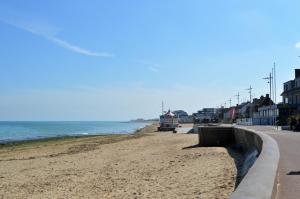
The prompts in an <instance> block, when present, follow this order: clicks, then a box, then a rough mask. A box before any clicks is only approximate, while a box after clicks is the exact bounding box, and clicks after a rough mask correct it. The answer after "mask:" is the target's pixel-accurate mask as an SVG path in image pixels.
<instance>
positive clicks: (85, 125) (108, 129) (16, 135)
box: [0, 121, 147, 143]
mask: <svg viewBox="0 0 300 199" xmlns="http://www.w3.org/2000/svg"><path fill="white" fill-rule="evenodd" d="M146 125H147V124H146V123H134V122H100V121H99V122H86V121H84V122H1V121H0V142H2V143H3V142H10V141H21V140H34V139H41V138H49V137H60V136H76V135H109V134H130V133H133V132H134V131H135V130H137V129H139V128H143V127H145V126H146Z"/></svg>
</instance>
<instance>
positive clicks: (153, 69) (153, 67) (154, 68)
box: [136, 60, 160, 73]
mask: <svg viewBox="0 0 300 199" xmlns="http://www.w3.org/2000/svg"><path fill="white" fill-rule="evenodd" d="M136 62H137V63H139V64H142V65H144V66H146V67H147V69H148V70H150V71H151V72H154V73H159V72H160V70H159V68H160V66H159V65H158V64H154V63H150V62H148V61H145V60H136Z"/></svg>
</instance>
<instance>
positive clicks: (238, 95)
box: [235, 93, 240, 105]
mask: <svg viewBox="0 0 300 199" xmlns="http://www.w3.org/2000/svg"><path fill="white" fill-rule="evenodd" d="M235 97H237V101H238V105H240V93H238V94H237V95H235Z"/></svg>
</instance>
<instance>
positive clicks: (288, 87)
mask: <svg viewBox="0 0 300 199" xmlns="http://www.w3.org/2000/svg"><path fill="white" fill-rule="evenodd" d="M281 96H282V102H283V104H286V105H289V108H290V109H292V110H293V112H294V115H296V114H299V113H300V69H295V79H293V80H290V81H287V82H285V83H284V84H283V93H282V94H281Z"/></svg>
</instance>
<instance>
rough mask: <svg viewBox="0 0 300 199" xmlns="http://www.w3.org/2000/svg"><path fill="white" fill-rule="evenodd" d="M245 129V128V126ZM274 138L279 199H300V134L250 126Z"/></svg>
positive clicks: (268, 127) (267, 127)
mask: <svg viewBox="0 0 300 199" xmlns="http://www.w3.org/2000/svg"><path fill="white" fill-rule="evenodd" d="M243 127H245V126H243ZM247 128H249V129H255V130H258V131H261V132H264V133H267V134H269V135H270V136H272V137H273V138H274V139H275V140H276V141H277V143H278V146H279V151H280V160H279V168H278V181H279V186H278V193H277V198H278V199H299V198H300V133H297V132H291V131H280V130H276V129H274V128H273V127H270V126H248V127H247Z"/></svg>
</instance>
